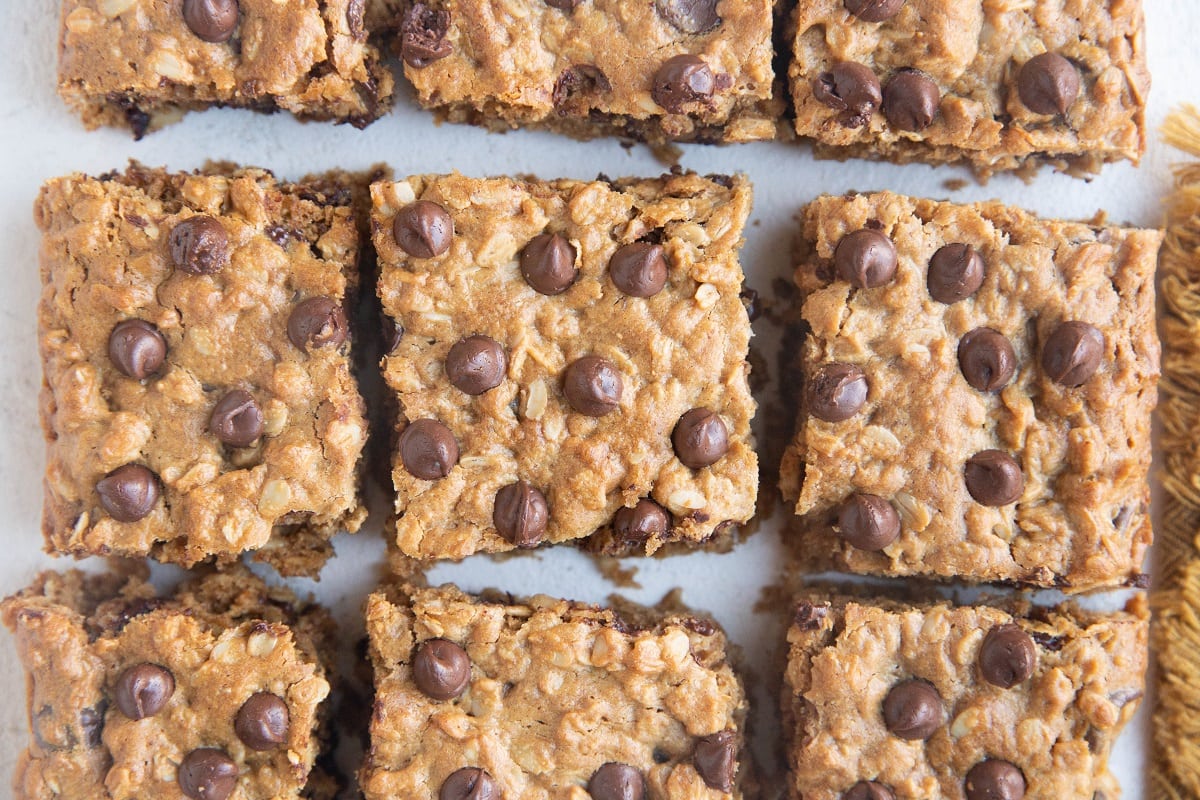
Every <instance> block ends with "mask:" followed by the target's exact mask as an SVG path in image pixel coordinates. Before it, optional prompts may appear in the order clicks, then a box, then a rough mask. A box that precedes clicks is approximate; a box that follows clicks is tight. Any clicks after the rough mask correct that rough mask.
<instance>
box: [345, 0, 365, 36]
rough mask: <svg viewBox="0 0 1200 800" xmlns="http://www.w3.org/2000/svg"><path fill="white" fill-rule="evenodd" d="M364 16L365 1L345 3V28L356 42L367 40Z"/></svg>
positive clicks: (355, 0) (352, 0)
mask: <svg viewBox="0 0 1200 800" xmlns="http://www.w3.org/2000/svg"><path fill="white" fill-rule="evenodd" d="M366 15H367V0H349V2H348V3H346V27H347V28H349V29H350V35H351V36H353V37H354V39H355V40H356V41H360V42H361V41H362V40H364V39H366V38H367V29H366Z"/></svg>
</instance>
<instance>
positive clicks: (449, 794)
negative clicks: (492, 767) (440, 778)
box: [438, 767, 500, 800]
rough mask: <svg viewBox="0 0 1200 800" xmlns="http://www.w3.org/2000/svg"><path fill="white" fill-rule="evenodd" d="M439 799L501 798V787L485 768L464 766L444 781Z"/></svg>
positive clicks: (472, 799) (478, 799)
mask: <svg viewBox="0 0 1200 800" xmlns="http://www.w3.org/2000/svg"><path fill="white" fill-rule="evenodd" d="M438 800H500V789H499V787H498V786H496V781H495V780H494V779H493V778H492V776H491V775H489V774H488V773H487V772H486V771H485V770H482V769H479V768H478V767H463V768H462V769H460V770H457V771H455V772H452V773H450V777H448V778H446V780H445V782H444V783H442V788H441V790H440V791H439V792H438Z"/></svg>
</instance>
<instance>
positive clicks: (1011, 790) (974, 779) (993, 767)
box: [964, 758, 1025, 800]
mask: <svg viewBox="0 0 1200 800" xmlns="http://www.w3.org/2000/svg"><path fill="white" fill-rule="evenodd" d="M964 788H965V789H966V793H967V800H1021V798H1022V797H1024V796H1025V776H1024V775H1022V774H1021V770H1019V769H1017V767H1016V766H1014V765H1012V764H1010V763H1009V762H1007V761H1001V760H1000V759H998V758H989V759H987V760H986V761H980V762H979V763H978V764H976V765H975V766H973V767H971V769H970V771H969V772H967V780H966V783H965V786H964Z"/></svg>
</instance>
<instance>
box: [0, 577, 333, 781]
mask: <svg viewBox="0 0 1200 800" xmlns="http://www.w3.org/2000/svg"><path fill="white" fill-rule="evenodd" d="M0 612H2V613H3V619H4V624H5V625H7V626H8V628H9V629H10V630H11V631H12V632H13V634H14V636H15V638H16V646H17V653H18V656H19V658H20V660H21V664H22V665H23V666H24V668H25V671H26V676H27V684H28V708H29V724H30V729H31V734H32V738H31V741H30V744H29V747H28V748H27V749H26V750H25V751H24V752H22V753H21V754H20V755H19V756H18V757H17V766H16V774H15V777H14V780H13V789H14V795H15V797H16V798H17V800H51V799H52V798H83V797H95V798H111V800H143V799H144V798H148V797H163V798H191V799H192V800H225V798H229V797H232V798H236V799H237V800H272V799H276V800H277V799H279V798H300V797H315V798H330V797H332V791H331V789H332V788H333V784H332V778H331V777H329V776H327V775H325V774H324V773H322V772H321V771H320V770H319V769H314V763H315V762H316V760H317V757H318V755H319V754H320V753H321V752H322V751H323V749H324V746H325V744H326V742H325V737H324V735H323V728H324V721H323V718H324V717H325V716H326V709H325V703H324V701H325V698H326V696H327V695H328V694H329V691H330V685H329V681H328V679H327V676H326V667H325V664H327V663H328V658H329V656H330V655H331V649H332V631H333V620H332V618H331V617H329V615H328V614H327V613H326V612H325V611H323V610H321V609H319V608H316V607H312V606H308V605H306V604H303V603H299V602H297V600H296V598H295V597H294V596H293V595H292V594H291V593H290V592H288V591H287V590H286V589H280V588H272V587H268V586H267V585H266V584H264V583H263V582H262V581H260V580H259V579H258V578H255V577H254V576H253V575H252V574H250V573H249V572H248V571H246V570H244V569H235V570H233V571H230V572H227V573H224V574H219V575H210V576H207V577H201V578H196V579H193V580H192V581H190V582H189V583H186V584H184V585H183V586H181V587H180V588H179V589H177V590H176V591H175V592H174V593H172V594H170V595H166V596H159V595H157V594H156V593H155V590H154V588H153V587H152V586H150V585H149V584H148V583H146V582H145V581H144V580H143V579H142V576H136V575H135V576H121V575H115V574H112V575H102V576H85V575H84V574H82V573H80V572H75V571H72V572H67V573H65V574H61V575H60V574H58V573H53V572H47V573H44V574H43V575H41V576H40V577H39V578H38V579H37V581H36V582H35V583H34V584H33V586H31V587H30V588H28V589H26V590H25V591H23V592H21V593H20V594H17V595H15V596H13V597H10V598H8V599H7V600H5V601H4V603H3V604H2V605H0Z"/></svg>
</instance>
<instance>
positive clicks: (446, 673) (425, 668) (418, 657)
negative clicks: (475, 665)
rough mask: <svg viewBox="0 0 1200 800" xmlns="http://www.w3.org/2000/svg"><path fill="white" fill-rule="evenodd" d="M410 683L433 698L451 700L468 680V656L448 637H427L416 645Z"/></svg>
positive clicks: (463, 688) (469, 674) (462, 689)
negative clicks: (427, 638) (411, 681)
mask: <svg viewBox="0 0 1200 800" xmlns="http://www.w3.org/2000/svg"><path fill="white" fill-rule="evenodd" d="M412 672H413V683H415V684H416V685H417V688H418V689H420V690H421V691H422V692H423V693H425V694H426V695H428V696H429V697H432V698H433V699H434V700H453V699H454V698H456V697H458V696H460V695H461V694H462V693H463V692H465V691H466V690H467V686H469V685H470V683H471V657H470V656H468V655H467V651H466V650H464V649H462V648H461V647H459V646H458V645H457V644H455V643H454V642H451V641H449V640H447V639H429V640H427V641H424V642H422V643H421V644H420V645H419V646H418V647H417V652H416V654H415V655H414V656H413V663H412Z"/></svg>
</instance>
